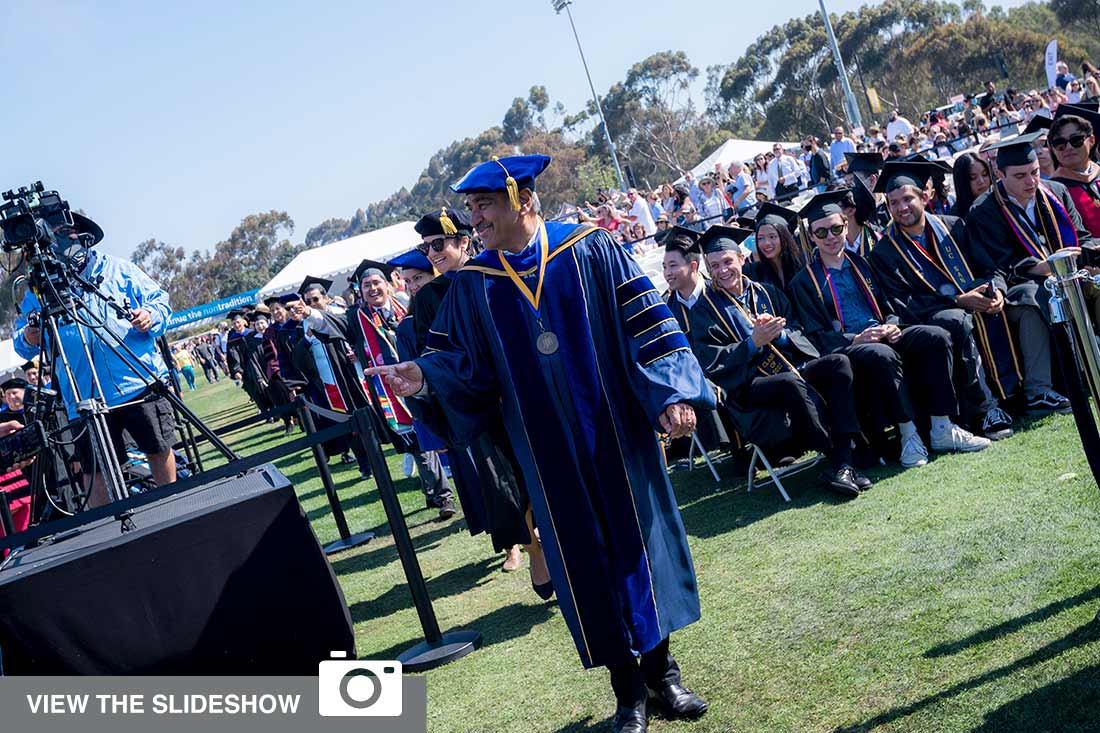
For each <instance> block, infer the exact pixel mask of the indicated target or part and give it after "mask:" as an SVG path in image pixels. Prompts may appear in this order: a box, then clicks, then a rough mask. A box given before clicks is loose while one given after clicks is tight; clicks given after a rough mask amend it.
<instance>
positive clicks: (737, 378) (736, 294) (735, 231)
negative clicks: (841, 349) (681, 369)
mask: <svg viewBox="0 0 1100 733" xmlns="http://www.w3.org/2000/svg"><path fill="white" fill-rule="evenodd" d="M751 233H752V232H751V231H749V230H747V229H739V228H735V227H725V226H712V227H711V228H710V229H708V230H707V231H706V232H705V233H704V234H703V236H702V238H701V239H700V241H699V245H700V247H701V248H702V249H703V256H704V257H705V258H706V261H707V269H708V270H709V271H710V275H711V281H710V282H711V284H710V286H709V287H708V288H707V289H706V290H705V291H704V292H703V294H702V296H701V299H700V302H699V303H698V304H697V305H696V306H695V307H694V308H692V310H691V334H692V337H691V348H692V351H694V352H695V356H696V357H697V358H698V359H699V363H700V365H702V367H703V371H704V373H706V375H707V378H708V379H710V380H711V381H712V382H714V383H715V384H716V385H718V387H719V388H720V389H721V390H722V391H723V392H724V400H723V405H724V406H725V407H726V408H727V409H728V410H729V411H730V414H731V416H732V418H733V421H734V423H735V424H736V426H737V430H738V432H739V433H740V434H741V436H742V437H744V438H745V439H746V440H749V441H751V442H753V443H757V444H761V445H767V444H775V443H778V442H780V441H782V440H783V439H784V438H785V437H786V434H787V433H789V434H791V435H792V436H793V437H794V438H795V440H796V441H797V442H798V443H799V444H800V446H801V447H802V448H803V449H809V450H815V451H818V452H819V453H822V454H824V455H825V456H826V458H828V460H829V465H830V467H829V469H828V470H827V471H826V475H825V476H823V479H824V482H825V485H826V486H827V487H828V488H829V489H830V490H832V491H834V492H836V493H838V494H840V495H842V496H846V497H855V496H859V492H860V490H861V489H862V490H865V489H867V488H870V486H871V482H870V480H868V479H867V478H866V477H865V476H863V475H861V474H860V473H859V472H858V471H856V469H855V468H854V467H853V466H852V439H853V437H855V436H856V435H857V434H858V433H859V422H858V421H857V419H856V412H855V401H854V396H853V394H852V370H851V366H850V364H849V363H848V357H846V356H844V355H843V354H830V355H828V356H824V357H822V356H820V354H819V353H818V351H817V349H816V348H814V346H813V344H811V343H810V342H809V340H808V339H806V337H805V336H803V335H802V333H801V331H799V330H798V326H797V324H796V323H795V320H794V315H793V310H792V308H791V305H790V301H788V300H787V297H786V296H785V295H783V293H782V292H780V291H779V290H776V289H775V288H774V287H773V286H771V285H765V284H762V283H757V282H753V281H752V280H750V279H749V278H747V277H745V276H744V274H743V267H744V263H745V256H744V255H743V254H742V253H741V250H740V246H739V245H740V242H743V241H744V240H745V239H746V238H747V237H748V236H749V235H750V234H751ZM776 410H779V411H782V412H784V413H786V415H787V419H788V420H789V422H790V427H789V429H786V430H784V429H783V428H782V426H780V427H779V429H778V431H777V430H776V428H775V421H774V420H772V419H771V413H773V412H774V411H776ZM776 433H778V434H776Z"/></svg>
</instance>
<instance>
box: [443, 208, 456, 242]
mask: <svg viewBox="0 0 1100 733" xmlns="http://www.w3.org/2000/svg"><path fill="white" fill-rule="evenodd" d="M439 226H441V227H442V228H443V233H444V234H446V235H448V236H450V235H452V234H458V228H457V227H456V226H455V223H454V222H453V221H451V217H449V216H447V209H446V208H445V207H444V208H442V209H440V210H439Z"/></svg>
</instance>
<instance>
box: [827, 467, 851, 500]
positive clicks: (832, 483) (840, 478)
mask: <svg viewBox="0 0 1100 733" xmlns="http://www.w3.org/2000/svg"><path fill="white" fill-rule="evenodd" d="M822 480H823V481H824V482H825V485H826V486H828V487H829V491H832V492H833V493H834V494H839V495H840V496H843V497H846V498H848V499H854V498H855V497H857V496H859V484H857V483H856V477H855V470H854V469H853V468H852V467H851V466H849V465H848V464H847V463H845V464H844V465H843V466H841V467H840V468H839V469H837V471H836V472H835V473H833V472H832V471H826V472H825V473H824V474H822Z"/></svg>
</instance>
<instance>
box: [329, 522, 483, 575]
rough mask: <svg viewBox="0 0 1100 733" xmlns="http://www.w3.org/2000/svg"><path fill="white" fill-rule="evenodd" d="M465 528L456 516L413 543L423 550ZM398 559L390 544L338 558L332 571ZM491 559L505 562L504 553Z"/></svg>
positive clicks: (353, 570) (352, 570)
mask: <svg viewBox="0 0 1100 733" xmlns="http://www.w3.org/2000/svg"><path fill="white" fill-rule="evenodd" d="M326 509H327V507H326ZM465 529H466V523H465V522H461V521H458V520H457V518H456V519H454V520H451V521H450V522H448V523H447V524H443V525H440V526H439V527H438V528H437V529H433V530H429V531H427V532H424V533H423V534H420V535H417V536H415V537H413V545H414V546H415V547H416V549H417V551H422V550H423V549H424V548H425V547H427V546H429V545H432V544H434V543H437V542H439V541H440V540H441V539H443V538H444V537H446V536H448V535H452V534H455V533H456V532H463V531H465ZM388 530H389V528H388V527H378V528H375V529H372V530H371V531H372V532H374V533H375V534H376V535H379V536H382V534H383V533H386V534H388ZM397 559H398V558H397V547H395V546H394V545H393V544H389V545H386V546H384V547H378V548H375V549H373V550H369V551H367V552H364V553H361V554H359V555H354V556H352V557H346V558H343V559H340V560H336V561H335V562H333V563H332V571H333V572H334V573H336V575H338V576H339V575H344V574H346V573H358V572H360V571H363V570H373V569H374V568H380V567H383V566H385V565H389V564H390V563H391V562H397ZM491 559H496V560H500V561H501V562H504V555H503V554H501V555H497V556H496V557H495V558H491Z"/></svg>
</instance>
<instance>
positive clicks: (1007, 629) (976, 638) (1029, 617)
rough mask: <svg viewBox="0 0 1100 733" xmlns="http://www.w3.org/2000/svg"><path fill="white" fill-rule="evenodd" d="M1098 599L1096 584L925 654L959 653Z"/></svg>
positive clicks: (944, 655) (945, 654) (928, 655)
mask: <svg viewBox="0 0 1100 733" xmlns="http://www.w3.org/2000/svg"><path fill="white" fill-rule="evenodd" d="M1097 599H1100V585H1098V586H1096V587H1095V588H1093V589H1092V590H1087V591H1084V592H1083V593H1078V594H1077V595H1075V596H1072V597H1070V598H1065V599H1063V600H1061V601H1055V602H1054V603H1051V604H1048V605H1046V606H1043V607H1042V608H1038V609H1036V610H1034V611H1032V612H1031V613H1028V614H1025V615H1023V616H1020V617H1019V618H1014V619H1012V620H1011V621H1005V622H1004V623H1001V624H997V625H996V626H991V627H989V628H988V629H985V630H983V631H979V632H978V633H976V634H971V635H970V636H967V637H966V638H964V639H959V640H958V641H953V642H950V643H948V644H940V645H939V646H935V647H932V648H931V649H929V650H928V651H926V652H925V653H924V656H925V657H929V658H932V657H946V656H950V655H952V654H957V653H959V652H961V651H962V650H964V649H967V648H969V647H972V646H977V645H979V644H984V643H986V642H987V641H993V640H994V639H999V638H1001V637H1002V636H1007V635H1008V634H1012V633H1015V632H1016V631H1019V630H1020V629H1022V628H1023V627H1025V626H1027V625H1028V624H1033V623H1037V622H1039V621H1045V620H1046V619H1048V618H1050V617H1051V616H1057V615H1058V614H1060V613H1061V612H1062V611H1065V610H1068V609H1070V608H1074V607H1075V606H1080V605H1081V604H1083V603H1088V602H1089V601H1095V600H1097Z"/></svg>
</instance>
